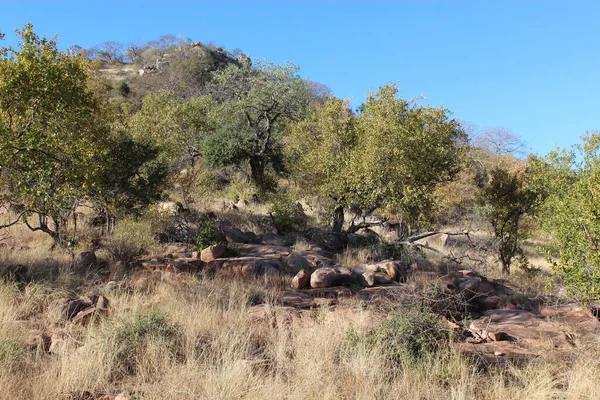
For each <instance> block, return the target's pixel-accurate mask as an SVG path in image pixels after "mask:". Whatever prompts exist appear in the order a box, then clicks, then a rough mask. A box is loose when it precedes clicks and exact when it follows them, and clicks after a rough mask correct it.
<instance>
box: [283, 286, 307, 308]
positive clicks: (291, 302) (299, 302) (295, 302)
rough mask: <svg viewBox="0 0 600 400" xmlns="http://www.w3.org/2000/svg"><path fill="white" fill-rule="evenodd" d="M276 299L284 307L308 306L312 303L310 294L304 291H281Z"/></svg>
mask: <svg viewBox="0 0 600 400" xmlns="http://www.w3.org/2000/svg"><path fill="white" fill-rule="evenodd" d="M277 301H278V302H279V303H280V304H281V305H283V306H286V307H294V308H310V307H312V306H313V305H314V301H313V298H312V296H310V295H309V294H306V293H304V292H292V291H288V290H286V291H283V292H281V293H280V294H279V296H278V298H277Z"/></svg>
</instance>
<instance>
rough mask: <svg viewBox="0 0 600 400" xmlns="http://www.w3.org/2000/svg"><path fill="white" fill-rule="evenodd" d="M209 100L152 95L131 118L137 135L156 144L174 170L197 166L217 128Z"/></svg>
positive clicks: (165, 94) (164, 94)
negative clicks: (210, 135)
mask: <svg viewBox="0 0 600 400" xmlns="http://www.w3.org/2000/svg"><path fill="white" fill-rule="evenodd" d="M213 113H214V106H213V103H212V101H211V100H210V98H208V97H195V98H192V99H190V100H178V99H176V98H175V96H174V95H173V94H171V93H158V94H150V95H148V96H146V97H145V98H144V102H143V104H142V108H141V110H140V111H138V112H137V113H136V114H135V115H134V116H133V117H132V119H131V122H130V127H131V130H132V132H133V133H134V136H135V137H136V138H139V139H142V140H148V141H150V142H151V143H154V144H155V145H156V146H158V147H159V149H160V150H161V157H162V158H163V159H164V160H165V161H166V162H167V163H168V164H169V166H170V167H176V166H183V165H184V164H188V165H190V166H194V163H195V161H196V159H197V158H198V157H201V156H202V146H203V141H204V139H205V138H206V137H207V136H208V135H209V134H211V133H212V132H213V131H214V129H215V122H214V114H213Z"/></svg>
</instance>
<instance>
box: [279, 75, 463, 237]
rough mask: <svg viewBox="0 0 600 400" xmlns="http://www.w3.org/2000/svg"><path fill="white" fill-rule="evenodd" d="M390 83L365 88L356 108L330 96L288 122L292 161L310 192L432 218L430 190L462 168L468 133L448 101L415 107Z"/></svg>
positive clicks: (412, 217)
mask: <svg viewBox="0 0 600 400" xmlns="http://www.w3.org/2000/svg"><path fill="white" fill-rule="evenodd" d="M396 94H397V88H396V87H395V86H394V85H388V86H384V87H382V88H380V90H379V91H378V92H377V93H376V94H374V95H370V96H369V98H368V99H367V102H366V103H365V104H364V107H362V113H361V114H360V115H354V116H353V115H352V114H351V112H350V111H349V110H348V106H347V104H346V103H344V102H342V101H340V100H337V99H329V100H327V101H325V102H324V103H323V104H320V105H317V106H315V107H313V108H312V109H311V112H310V113H309V116H308V118H307V119H305V120H304V121H301V122H300V123H298V124H294V125H293V126H292V127H291V128H290V136H291V137H290V140H289V144H288V152H289V163H290V164H291V165H293V167H292V168H293V171H294V173H295V177H296V179H298V180H299V181H300V182H301V183H302V185H303V187H306V188H307V191H308V192H309V193H310V194H316V195H320V196H329V197H331V198H332V199H333V200H334V202H335V207H336V213H335V215H336V217H335V218H334V231H339V230H340V229H341V225H342V224H341V222H343V219H342V221H341V222H340V221H339V218H343V209H344V208H345V207H352V208H353V209H355V210H359V211H360V212H361V213H364V214H368V213H370V212H372V211H374V210H375V209H378V208H381V209H383V210H384V211H388V212H392V213H394V214H397V215H399V216H400V217H401V218H402V219H403V220H404V221H405V222H408V223H411V224H413V225H418V224H419V223H422V222H424V221H427V220H429V219H430V218H431V212H430V210H431V209H432V207H431V206H432V204H433V190H434V188H435V187H436V186H437V185H438V184H439V183H442V182H445V181H448V180H450V179H452V178H453V177H454V176H455V175H456V174H457V173H458V172H459V171H460V168H461V161H462V155H463V153H464V146H463V145H464V144H465V141H466V135H465V134H464V132H463V131H462V129H461V128H460V126H459V125H458V123H457V122H456V121H454V120H452V119H450V118H449V113H448V111H447V110H446V109H443V108H440V109H437V108H432V107H420V106H417V105H415V104H414V103H411V102H408V101H405V100H402V99H399V98H397V97H396Z"/></svg>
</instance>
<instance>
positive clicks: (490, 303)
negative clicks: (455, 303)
mask: <svg viewBox="0 0 600 400" xmlns="http://www.w3.org/2000/svg"><path fill="white" fill-rule="evenodd" d="M475 302H476V303H477V305H478V306H479V309H481V310H483V311H488V310H497V309H498V308H500V303H502V299H500V297H498V296H489V297H482V298H478V299H476V300H475Z"/></svg>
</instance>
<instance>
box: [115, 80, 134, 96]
mask: <svg viewBox="0 0 600 400" xmlns="http://www.w3.org/2000/svg"><path fill="white" fill-rule="evenodd" d="M117 92H119V94H120V95H121V96H123V97H127V96H128V95H129V92H131V89H130V88H129V85H128V84H127V81H119V83H117Z"/></svg>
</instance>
